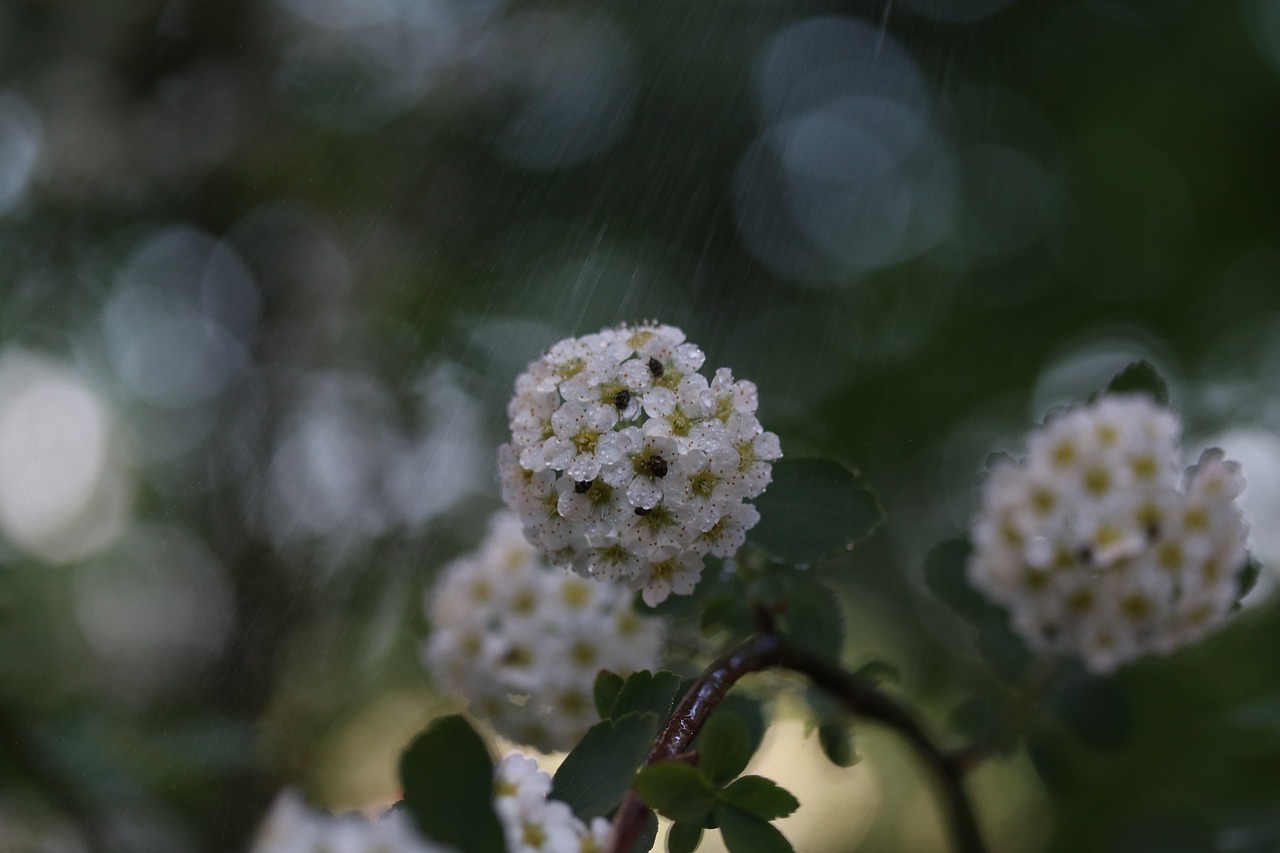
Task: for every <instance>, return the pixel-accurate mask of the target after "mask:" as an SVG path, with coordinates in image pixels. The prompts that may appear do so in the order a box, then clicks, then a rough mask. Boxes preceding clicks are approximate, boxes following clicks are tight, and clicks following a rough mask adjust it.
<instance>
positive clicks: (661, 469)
mask: <svg viewBox="0 0 1280 853" xmlns="http://www.w3.org/2000/svg"><path fill="white" fill-rule="evenodd" d="M644 464H645V467H647V468H648V469H649V473H650V474H652V475H653V476H655V477H665V476H667V460H665V459H663V458H662V457H661V456H657V455H654V456H650V457H649V458H648V459H646V460H645V463H644Z"/></svg>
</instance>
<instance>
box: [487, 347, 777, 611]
mask: <svg viewBox="0 0 1280 853" xmlns="http://www.w3.org/2000/svg"><path fill="white" fill-rule="evenodd" d="M705 358H706V357H705V355H704V354H703V352H702V350H700V349H699V348H698V347H697V346H696V345H694V344H692V343H689V342H688V341H686V340H685V336H684V333H683V332H682V331H680V330H679V329H677V328H674V327H672V326H663V325H656V324H646V325H641V326H619V327H617V328H613V329H605V330H603V331H601V332H599V333H597V334H593V335H585V336H583V337H580V338H569V339H566V340H563V341H560V342H558V343H557V344H555V345H554V346H553V347H551V349H550V350H549V351H548V352H547V354H546V355H544V356H543V357H542V358H540V359H538V360H536V361H534V362H532V363H531V364H530V365H529V366H528V368H527V369H526V370H525V372H524V373H522V374H521V375H520V376H519V377H518V378H517V379H516V384H515V392H516V393H515V397H514V399H513V400H512V401H511V403H510V404H509V406H508V409H507V414H508V418H509V422H510V426H511V443H510V444H509V445H504V446H503V447H502V449H501V450H500V451H499V465H498V467H499V474H500V477H501V480H502V494H503V500H505V501H506V502H507V505H508V506H510V507H511V508H512V509H513V510H515V511H516V512H517V513H519V514H520V517H521V519H522V521H523V522H524V528H525V532H526V534H527V535H528V536H529V537H530V541H532V542H534V543H535V545H536V546H537V547H538V549H539V550H540V551H541V552H542V554H543V555H544V556H546V557H547V559H549V560H551V561H552V562H554V563H556V564H558V565H562V566H569V567H572V568H573V569H574V570H575V571H578V572H580V573H581V574H583V575H586V576H590V577H596V578H602V579H617V580H626V581H627V582H628V583H629V584H630V585H631V587H632V588H633V589H635V590H644V595H645V598H646V600H647V601H650V602H651V603H657V602H659V601H661V600H663V599H664V598H666V597H667V596H668V595H669V594H671V593H672V592H676V593H682V592H685V591H688V590H692V586H691V585H690V583H689V579H690V578H692V579H693V580H694V581H695V582H696V578H697V575H698V573H699V572H700V571H701V566H702V557H703V556H704V555H706V554H708V553H711V554H715V555H717V556H731V555H732V553H733V551H734V550H736V549H737V548H740V547H741V546H742V544H743V542H744V541H745V534H746V531H747V529H749V528H750V527H751V526H752V525H753V524H755V523H756V521H757V520H758V519H759V514H758V513H756V512H755V511H754V510H752V509H750V508H749V505H748V504H744V503H743V502H744V501H746V500H750V499H752V498H755V497H758V496H759V495H760V494H761V492H763V491H764V489H765V487H766V486H767V485H768V484H769V481H770V479H771V478H772V463H773V462H774V461H775V460H777V459H779V458H780V457H781V456H782V449H781V446H780V444H779V442H778V437H777V436H776V435H774V434H773V433H771V432H765V431H764V430H763V428H762V427H761V426H760V422H759V421H758V420H757V419H756V414H755V412H756V407H757V404H758V395H757V392H756V387H755V385H753V384H752V383H750V382H745V381H741V380H735V379H734V378H733V373H732V372H731V371H729V370H728V369H727V368H721V369H719V370H717V371H716V372H715V374H714V376H713V378H712V379H711V380H710V381H708V379H707V377H706V376H704V375H703V374H701V373H699V370H700V369H701V368H702V366H703V362H704V361H705ZM744 507H746V509H744ZM731 548H732V549H733V550H730V549H731ZM658 551H661V552H662V554H661V555H660V556H655V555H656V554H657V552H658ZM674 555H679V559H678V563H679V566H680V567H681V570H680V572H678V573H676V574H674V575H671V576H670V577H664V578H655V576H654V574H653V572H654V571H660V572H661V571H666V567H667V566H668V564H669V562H670V560H671V559H673V556H674ZM695 564H696V567H695ZM655 567H656V568H655ZM651 581H656V582H652V583H651Z"/></svg>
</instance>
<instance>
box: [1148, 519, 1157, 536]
mask: <svg viewBox="0 0 1280 853" xmlns="http://www.w3.org/2000/svg"><path fill="white" fill-rule="evenodd" d="M1159 538H1160V525H1159V524H1156V523H1155V522H1154V521H1149V522H1147V539H1150V540H1155V539H1159Z"/></svg>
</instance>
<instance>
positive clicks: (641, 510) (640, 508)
mask: <svg viewBox="0 0 1280 853" xmlns="http://www.w3.org/2000/svg"><path fill="white" fill-rule="evenodd" d="M651 512H653V510H652V509H650V508H648V507H643V506H638V507H636V515H648V514H649V513H651Z"/></svg>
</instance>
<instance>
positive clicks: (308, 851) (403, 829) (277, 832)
mask: <svg viewBox="0 0 1280 853" xmlns="http://www.w3.org/2000/svg"><path fill="white" fill-rule="evenodd" d="M251 850H252V853H446V851H447V848H445V847H441V846H440V845H438V844H435V843H433V842H429V841H427V840H425V839H423V838H421V837H420V836H419V835H418V833H417V831H416V830H415V829H414V827H413V824H412V822H411V821H410V819H409V818H408V816H406V815H405V814H404V813H403V812H400V811H391V812H388V813H387V814H386V815H384V816H383V817H382V818H381V819H379V820H378V821H376V822H373V821H369V820H366V819H365V818H363V817H360V816H359V815H344V816H341V817H334V816H332V815H328V814H325V813H323V812H318V811H313V810H312V809H310V808H308V807H307V805H306V804H305V803H304V802H303V801H302V798H301V797H299V796H298V795H297V794H296V793H295V792H293V791H283V792H281V794H280V795H279V796H278V797H276V801H275V804H274V805H273V806H272V807H271V811H269V812H268V813H267V817H266V819H265V820H264V821H263V824H262V827H261V829H259V831H258V838H257V840H256V841H255V842H254V846H253V847H252V849H251Z"/></svg>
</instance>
